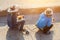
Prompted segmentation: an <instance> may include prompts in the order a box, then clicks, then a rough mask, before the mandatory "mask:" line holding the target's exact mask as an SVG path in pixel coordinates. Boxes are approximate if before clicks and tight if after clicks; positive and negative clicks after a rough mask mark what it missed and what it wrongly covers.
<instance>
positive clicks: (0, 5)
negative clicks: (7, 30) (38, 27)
mask: <svg viewBox="0 0 60 40" xmlns="http://www.w3.org/2000/svg"><path fill="white" fill-rule="evenodd" d="M14 4H15V5H17V6H18V8H19V12H20V13H21V14H23V15H25V19H26V21H27V22H26V23H27V24H34V23H36V21H37V19H38V17H39V14H40V13H42V12H43V11H44V10H45V9H46V8H49V7H50V8H52V9H53V11H54V15H53V16H54V17H55V19H56V21H55V22H60V0H0V23H1V22H7V21H6V19H7V17H6V16H7V14H8V13H7V9H8V8H9V7H10V6H11V5H14ZM31 21H33V22H31Z"/></svg>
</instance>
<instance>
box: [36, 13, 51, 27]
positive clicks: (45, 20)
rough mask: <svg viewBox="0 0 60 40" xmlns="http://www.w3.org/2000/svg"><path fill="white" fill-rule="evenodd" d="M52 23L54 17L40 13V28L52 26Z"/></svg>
mask: <svg viewBox="0 0 60 40" xmlns="http://www.w3.org/2000/svg"><path fill="white" fill-rule="evenodd" d="M51 23H52V17H50V18H49V17H47V16H46V15H45V14H44V13H42V14H40V16H39V19H38V21H37V24H36V25H37V27H38V28H44V27H45V26H48V27H50V25H51Z"/></svg>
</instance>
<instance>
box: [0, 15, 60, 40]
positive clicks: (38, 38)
mask: <svg viewBox="0 0 60 40" xmlns="http://www.w3.org/2000/svg"><path fill="white" fill-rule="evenodd" d="M54 15H55V16H54V17H55V19H56V21H55V23H54V26H53V28H52V29H51V34H50V35H45V34H42V33H41V32H38V28H36V26H34V24H35V23H36V21H37V19H38V16H39V15H34V16H33V15H26V16H25V18H26V25H25V26H24V28H26V29H27V30H28V31H29V32H30V34H29V35H26V34H25V33H21V32H19V30H12V29H9V27H8V26H7V21H6V17H0V40H60V18H59V17H60V14H54Z"/></svg>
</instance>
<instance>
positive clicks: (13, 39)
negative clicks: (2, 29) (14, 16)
mask: <svg viewBox="0 0 60 40" xmlns="http://www.w3.org/2000/svg"><path fill="white" fill-rule="evenodd" d="M6 40H24V37H23V33H20V32H19V31H18V30H13V29H8V31H7V35H6Z"/></svg>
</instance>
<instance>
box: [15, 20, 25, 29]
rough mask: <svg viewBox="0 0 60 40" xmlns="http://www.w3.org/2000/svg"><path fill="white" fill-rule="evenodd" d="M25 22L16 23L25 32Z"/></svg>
mask: <svg viewBox="0 0 60 40" xmlns="http://www.w3.org/2000/svg"><path fill="white" fill-rule="evenodd" d="M24 23H25V20H21V21H20V22H17V23H16V26H17V27H18V28H19V29H20V30H23V27H24Z"/></svg>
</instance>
